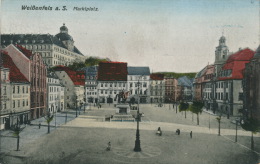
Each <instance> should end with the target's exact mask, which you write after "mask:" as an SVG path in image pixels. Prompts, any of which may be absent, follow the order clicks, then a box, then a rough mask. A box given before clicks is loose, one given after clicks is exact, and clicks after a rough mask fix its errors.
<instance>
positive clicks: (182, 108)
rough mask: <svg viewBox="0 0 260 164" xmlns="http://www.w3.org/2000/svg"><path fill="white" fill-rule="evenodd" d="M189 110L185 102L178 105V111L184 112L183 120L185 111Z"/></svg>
mask: <svg viewBox="0 0 260 164" xmlns="http://www.w3.org/2000/svg"><path fill="white" fill-rule="evenodd" d="M188 109H189V103H187V102H181V103H180V105H179V111H180V112H181V111H184V112H185V118H186V111H187V110H188Z"/></svg>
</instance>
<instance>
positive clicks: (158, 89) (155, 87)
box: [150, 73, 165, 103]
mask: <svg viewBox="0 0 260 164" xmlns="http://www.w3.org/2000/svg"><path fill="white" fill-rule="evenodd" d="M150 79H151V81H150V98H151V103H163V102H164V101H165V81H164V74H159V73H153V74H151V75H150Z"/></svg>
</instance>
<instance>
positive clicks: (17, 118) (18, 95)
mask: <svg viewBox="0 0 260 164" xmlns="http://www.w3.org/2000/svg"><path fill="white" fill-rule="evenodd" d="M1 56H2V60H3V66H2V67H1V111H0V121H1V124H0V130H1V129H9V128H11V127H13V126H14V125H15V124H24V123H27V121H28V120H29V119H30V83H29V81H28V80H27V79H26V77H25V76H24V75H23V74H22V73H21V72H20V70H19V69H18V68H17V67H16V65H15V63H14V62H13V60H12V58H11V57H10V56H9V55H8V53H7V52H1Z"/></svg>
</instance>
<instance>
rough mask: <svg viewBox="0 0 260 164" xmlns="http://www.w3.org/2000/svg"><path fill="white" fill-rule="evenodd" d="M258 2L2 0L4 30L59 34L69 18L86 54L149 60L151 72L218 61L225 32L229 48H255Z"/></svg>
mask: <svg viewBox="0 0 260 164" xmlns="http://www.w3.org/2000/svg"><path fill="white" fill-rule="evenodd" d="M23 5H27V6H30V7H31V6H33V5H34V6H36V7H42V6H46V7H49V6H50V7H52V10H22V6H23ZM63 6H66V9H67V10H66V11H62V10H61V9H62V7H63ZM259 6H260V2H259V0H73V1H72V0H71V1H68V0H52V1H49V0H44V1H43V0H33V1H32V0H23V1H20V0H2V1H1V26H0V27H1V33H3V34H9V33H13V34H47V33H49V34H51V35H56V34H57V33H59V28H60V27H61V26H62V25H63V23H65V25H66V26H67V27H68V29H69V34H70V35H71V36H72V37H73V39H74V41H75V43H74V44H75V46H76V47H77V48H78V49H79V50H80V51H81V52H82V53H83V54H84V55H85V56H97V57H101V58H106V57H107V58H109V59H111V60H112V61H121V62H127V63H128V66H149V67H150V71H151V72H159V71H160V72H162V71H166V72H198V71H200V70H201V69H202V68H203V67H205V66H206V65H207V64H208V63H209V64H212V63H214V58H215V49H216V47H217V46H218V41H219V38H220V37H221V36H222V35H224V36H225V37H226V43H227V46H228V47H229V51H230V52H236V51H238V49H239V48H246V47H249V48H250V49H252V50H256V48H257V47H258V46H259V43H260V42H259V36H260V32H259V28H260V23H259V22H260V20H259V18H260V8H259ZM56 7H59V9H60V10H58V11H57V10H55V8H56ZM74 7H86V8H89V7H92V8H98V11H76V10H73V9H74Z"/></svg>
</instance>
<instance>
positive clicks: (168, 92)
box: [164, 77, 178, 102]
mask: <svg viewBox="0 0 260 164" xmlns="http://www.w3.org/2000/svg"><path fill="white" fill-rule="evenodd" d="M164 80H165V102H174V101H176V98H175V90H176V89H177V84H178V81H177V79H176V78H173V77H166V78H164Z"/></svg>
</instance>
